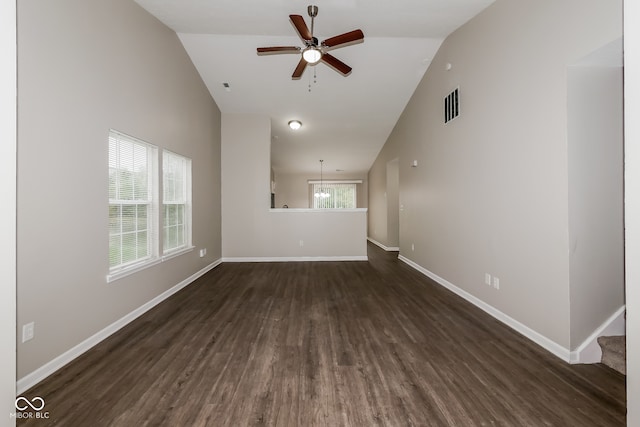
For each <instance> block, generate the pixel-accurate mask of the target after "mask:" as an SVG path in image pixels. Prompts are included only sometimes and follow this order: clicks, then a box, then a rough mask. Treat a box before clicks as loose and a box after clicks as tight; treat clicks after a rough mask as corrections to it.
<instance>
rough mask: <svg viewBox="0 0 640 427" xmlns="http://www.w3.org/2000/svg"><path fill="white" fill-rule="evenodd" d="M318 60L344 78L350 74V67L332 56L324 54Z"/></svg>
mask: <svg viewBox="0 0 640 427" xmlns="http://www.w3.org/2000/svg"><path fill="white" fill-rule="evenodd" d="M320 60H321V61H322V62H324V63H325V64H327V65H328V66H330V67H331V68H333V69H334V70H336V71H337V72H339V73H340V74H342V75H343V76H345V77H346V76H348V75H349V74H351V67H349V66H348V65H347V64H345V63H344V62H342V61H340V60H339V59H338V58H336V57H335V56H333V55H330V54H328V53H325V54H323V55H322V58H320Z"/></svg>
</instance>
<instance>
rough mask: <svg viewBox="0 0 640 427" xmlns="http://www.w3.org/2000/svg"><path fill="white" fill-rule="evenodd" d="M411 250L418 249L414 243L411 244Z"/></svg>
mask: <svg viewBox="0 0 640 427" xmlns="http://www.w3.org/2000/svg"><path fill="white" fill-rule="evenodd" d="M411 250H412V251H415V250H416V246H415V245H414V244H413V243H412V244H411Z"/></svg>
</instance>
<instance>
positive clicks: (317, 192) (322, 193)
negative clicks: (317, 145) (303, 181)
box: [313, 160, 330, 199]
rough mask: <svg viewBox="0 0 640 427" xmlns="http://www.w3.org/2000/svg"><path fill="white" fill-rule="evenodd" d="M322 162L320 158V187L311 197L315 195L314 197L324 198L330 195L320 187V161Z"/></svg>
mask: <svg viewBox="0 0 640 427" xmlns="http://www.w3.org/2000/svg"><path fill="white" fill-rule="evenodd" d="M323 162H324V160H320V188H319V189H318V191H316V192H315V194H314V195H313V197H315V198H316V199H326V198H327V197H329V196H330V194H329V193H325V192H324V189H323V188H322V163H323Z"/></svg>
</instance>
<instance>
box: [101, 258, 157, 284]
mask: <svg viewBox="0 0 640 427" xmlns="http://www.w3.org/2000/svg"><path fill="white" fill-rule="evenodd" d="M161 262H162V259H161V258H154V259H152V260H149V261H144V262H141V263H140V264H135V265H133V266H131V267H127V268H123V269H122V270H117V271H114V272H113V273H109V274H107V283H111V282H115V281H116V280H118V279H122V278H123V277H127V276H129V275H131V274H133V273H137V272H138V271H142V270H145V269H147V268H149V267H152V266H154V265H158V264H160V263H161Z"/></svg>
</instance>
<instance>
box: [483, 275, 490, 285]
mask: <svg viewBox="0 0 640 427" xmlns="http://www.w3.org/2000/svg"><path fill="white" fill-rule="evenodd" d="M484 283H485V284H486V285H489V286H491V275H490V274H489V273H484Z"/></svg>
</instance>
